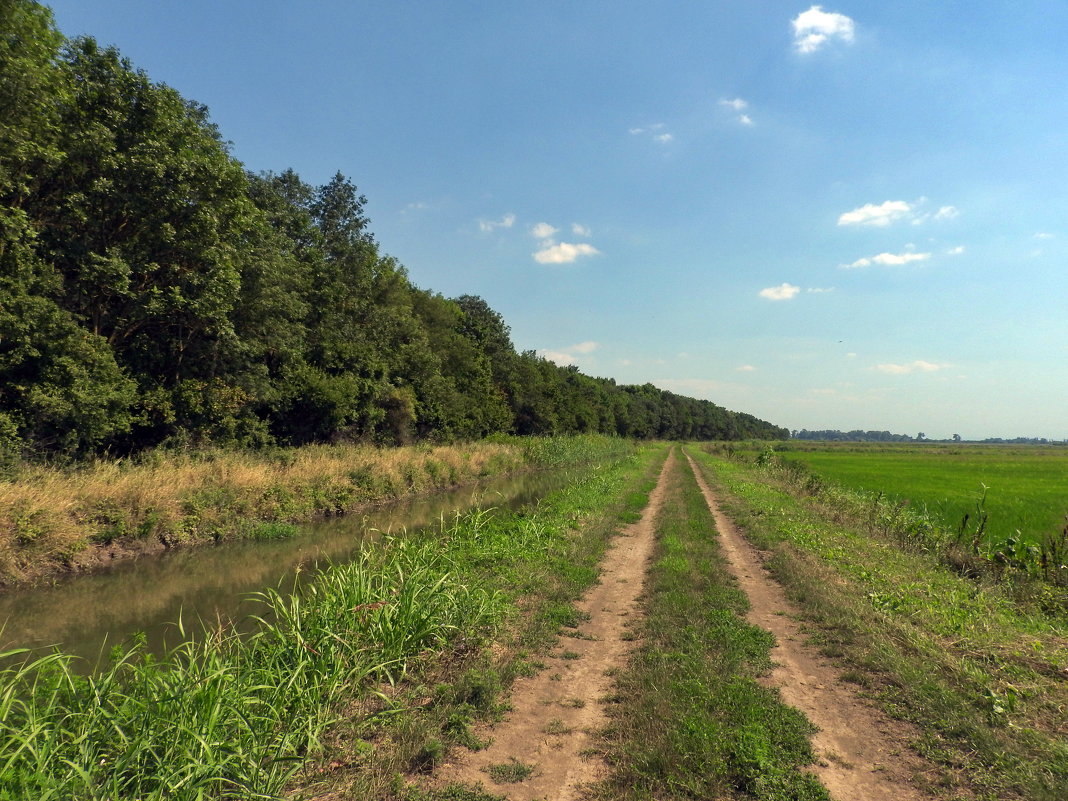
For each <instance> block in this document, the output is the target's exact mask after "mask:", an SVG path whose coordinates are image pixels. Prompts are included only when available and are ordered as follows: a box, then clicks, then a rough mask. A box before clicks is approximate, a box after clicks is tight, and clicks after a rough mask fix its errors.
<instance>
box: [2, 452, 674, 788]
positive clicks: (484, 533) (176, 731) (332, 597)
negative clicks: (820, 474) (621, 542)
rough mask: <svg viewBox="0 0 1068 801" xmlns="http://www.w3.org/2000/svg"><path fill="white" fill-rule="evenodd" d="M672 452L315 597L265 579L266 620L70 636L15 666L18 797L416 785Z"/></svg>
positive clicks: (580, 482)
mask: <svg viewBox="0 0 1068 801" xmlns="http://www.w3.org/2000/svg"><path fill="white" fill-rule="evenodd" d="M660 452H661V453H662V449H661V451H660ZM656 457H657V452H656V449H649V448H647V449H645V450H644V451H643V452H642V453H640V454H635V453H634V452H633V451H632V452H631V455H630V456H628V457H626V458H614V459H611V460H608V461H606V462H603V463H601V464H599V465H593V466H591V467H589V468H585V469H582V470H577V471H576V472H575V476H574V481H573V482H572V483H571V484H570V485H569V486H568V487H567V488H566V489H565V490H562V491H560V492H557V493H554V494H553V495H552V496H550V497H549V498H547V499H545V500H544V501H543V502H542V503H541V504H539V505H538V506H537V507H536V508H533V509H531V510H527V511H526V512H522V513H512V514H506V513H500V514H488V513H486V512H473V513H470V514H465V515H460V516H458V517H457V518H455V519H454V520H450V521H444V522H443V524H442V526H441V528H440V530H438V531H434V532H427V533H423V534H421V535H411V536H408V537H405V538H394V539H391V540H388V541H386V542H385V543H384V544H383V545H379V546H375V547H374V548H373V549H369V550H368V551H366V552H365V553H364V555H363V556H362V557H361V558H360V559H358V560H356V561H355V562H353V563H352V564H348V565H339V566H335V567H333V568H330V569H328V570H326V571H325V572H324V573H323V575H322V576H321V577H320V578H319V579H318V580H317V581H316V582H314V583H312V584H311V585H309V587H308V588H307V589H306V590H304V591H303V592H302V593H300V594H298V595H296V596H292V597H283V596H282V595H280V594H279V593H274V592H267V593H264V595H263V601H264V612H263V619H264V624H263V626H262V628H261V629H260V630H259V631H258V633H256V634H255V635H252V636H251V637H244V638H242V637H238V636H236V635H232V634H227V633H219V634H217V635H215V636H213V637H211V638H209V639H208V640H206V641H202V642H200V643H196V644H192V643H191V644H186V645H182V646H180V647H179V648H178V649H176V650H175V651H174V652H172V653H171V654H169V655H168V656H166V657H165V658H163V659H161V660H157V659H154V658H152V657H151V656H149V655H148V654H146V653H145V652H144V651H143V650H142V649H140V648H138V647H134V648H132V649H130V650H128V651H125V652H122V653H117V654H115V656H114V659H113V664H112V665H111V666H110V668H109V669H107V670H105V671H103V672H102V673H100V674H97V675H93V676H80V675H77V673H76V672H75V671H74V670H72V669H71V664H70V663H71V658H70V657H65V656H63V655H61V654H52V655H46V656H44V657H41V658H38V659H36V660H34V661H30V662H26V663H24V664H22V665H20V666H17V667H11V668H9V669H7V670H4V671H0V799H4V801H14V799H25V798H34V799H42V800H43V799H79V801H104V800H105V799H107V801H119V800H120V799H141V800H145V801H147V800H148V799H175V800H176V801H184V800H185V799H189V800H190V801H192V799H197V800H198V801H200V800H201V799H214V798H218V799H231V798H232V799H238V798H240V799H252V798H257V799H270V798H282V797H285V796H286V795H287V794H290V793H297V794H301V793H304V794H321V793H322V792H328V791H334V790H342V791H345V792H349V793H351V794H352V795H354V796H355V797H360V798H395V797H399V796H400V795H403V794H404V793H406V792H408V791H407V790H405V789H404V788H403V787H402V786H401V785H399V784H398V783H397V781H396V779H395V777H396V775H397V774H398V773H399V772H403V771H417V770H420V769H427V768H430V767H432V766H433V765H434V764H435V763H436V762H437V761H438V760H440V758H441V757H442V755H443V754H444V753H445V752H446V750H447V748H449V747H450V746H451V745H453V744H465V745H467V746H469V747H477V746H478V745H479V744H478V743H477V741H475V739H474V737H473V735H472V733H471V729H470V723H471V722H472V721H473V720H475V719H477V718H479V717H485V716H487V715H493V714H495V713H496V712H498V711H499V710H500V701H499V694H500V691H501V689H502V688H503V687H506V686H507V685H508V683H509V682H510V681H511V680H512V679H513V678H514V677H515V676H516V675H519V674H521V673H524V672H529V671H530V670H532V665H531V659H530V649H532V648H538V647H544V646H545V644H546V643H547V642H548V641H549V640H550V639H551V638H552V637H553V636H554V635H555V633H556V631H557V630H558V629H559V627H560V626H561V625H563V624H565V623H566V622H567V621H568V620H570V619H572V618H573V616H574V614H575V612H574V608H573V606H571V602H572V601H573V600H574V599H575V598H577V597H578V596H579V595H581V593H582V591H583V590H584V589H585V588H586V587H587V586H589V584H591V583H592V582H593V581H594V580H595V579H596V575H597V570H596V565H597V562H598V561H599V559H600V557H601V555H602V553H603V551H604V547H605V544H606V543H607V541H608V540H609V539H610V538H611V535H612V531H613V529H614V528H615V527H616V526H617V524H618V520H619V519H620V518H621V517H622V516H625V515H628V514H630V513H632V509H631V506H632V503H630V502H628V501H627V500H625V499H626V498H627V497H628V493H629V492H630V491H631V490H633V488H634V487H635V486H636V483H637V482H647V481H648V478H647V474H648V473H649V471H651V470H652V469H654V467H655V464H654V462H655V460H656ZM501 637H507V638H508V640H509V641H511V642H512V643H513V648H511V649H508V651H507V654H505V655H503V656H502V655H500V654H498V653H497V652H496V651H495V650H491V649H490V645H491V643H493V642H494V640H496V639H500V638H501ZM446 797H447V796H446ZM456 797H461V796H456Z"/></svg>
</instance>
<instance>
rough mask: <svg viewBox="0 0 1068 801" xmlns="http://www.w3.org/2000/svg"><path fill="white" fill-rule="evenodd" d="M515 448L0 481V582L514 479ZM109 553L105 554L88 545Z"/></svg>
mask: <svg viewBox="0 0 1068 801" xmlns="http://www.w3.org/2000/svg"><path fill="white" fill-rule="evenodd" d="M524 463H525V456H524V451H523V449H522V448H521V447H519V446H518V445H515V444H512V443H488V442H487V443H476V444H464V445H450V446H437V447H428V446H414V447H407V448H395V449H378V448H374V447H371V446H365V445H317V446H309V447H305V448H301V449H298V450H292V451H277V452H271V453H234V452H222V451H218V452H215V451H211V452H202V453H188V454H186V453H157V454H152V455H150V457H148V458H145V459H142V460H140V461H138V462H133V461H122V460H120V461H112V462H98V463H94V464H91V465H88V466H84V467H81V468H79V469H76V470H61V469H54V468H46V467H26V468H25V469H24V470H22V471H21V472H20V473H19V475H18V477H17V479H15V480H12V481H4V482H0V584H8V585H10V584H17V583H23V582H27V581H32V580H34V579H39V578H41V577H44V576H48V575H53V574H55V573H58V572H64V571H68V570H72V569H73V570H76V569H81V568H85V567H90V566H92V565H94V564H96V563H98V562H99V561H101V560H102V559H110V558H112V557H113V556H114V555H121V554H123V553H127V552H136V551H143V550H153V549H159V548H163V547H170V546H173V545H178V544H184V543H193V542H197V541H211V540H220V539H231V538H236V537H263V536H278V535H279V534H280V533H284V531H285V524H289V523H293V522H296V521H300V520H306V519H309V518H311V517H314V516H318V515H324V514H326V515H329V514H342V513H344V512H347V511H351V510H352V509H354V508H356V507H358V506H361V505H365V504H369V503H375V502H378V501H384V500H389V499H392V498H397V497H400V496H404V495H411V494H417V493H420V492H428V491H432V490H437V489H443V488H446V487H451V486H456V485H458V484H462V483H465V482H468V481H471V480H474V479H477V478H480V477H483V476H488V475H494V474H498V473H504V472H508V471H510V470H515V469H518V468H519V467H521V466H523V465H524ZM93 546H106V547H93Z"/></svg>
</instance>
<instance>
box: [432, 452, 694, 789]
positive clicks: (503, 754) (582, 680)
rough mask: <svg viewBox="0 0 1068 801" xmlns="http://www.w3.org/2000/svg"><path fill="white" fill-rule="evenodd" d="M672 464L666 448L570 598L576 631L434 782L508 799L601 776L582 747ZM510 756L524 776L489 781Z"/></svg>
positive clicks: (631, 607)
mask: <svg viewBox="0 0 1068 801" xmlns="http://www.w3.org/2000/svg"><path fill="white" fill-rule="evenodd" d="M674 469H677V458H676V456H675V451H674V449H672V451H671V453H670V454H669V455H668V458H667V459H666V460H665V462H664V466H663V467H662V468H661V471H660V476H659V478H658V479H657V484H656V488H655V489H654V490H653V491H652V493H650V495H649V503H648V505H647V506H646V507H645V509H644V510H643V512H642V516H641V519H640V520H639V521H638V522H636V523H633V524H631V525H629V526H627V527H625V528H624V529H623V530H622V531H621V532H620V533H619V535H618V536H616V537H615V538H614V539H613V541H612V543H611V545H610V546H609V551H608V553H607V555H606V556H605V558H604V560H603V562H602V563H601V576H600V582H599V583H598V584H597V585H596V586H594V587H593V588H592V589H591V590H590V591H589V592H588V593H587V595H586V597H585V598H584V599H583V600H582V601H580V602H579V603H577V604H576V606H577V607H578V608H579V610H580V611H581V612H583V613H585V615H588V618H589V619H588V620H587V622H585V623H584V624H582V625H581V626H580V627H579V629H578V631H577V634H578V635H579V637H577V638H570V637H561V638H560V642H559V643H558V644H557V648H556V650H555V651H554V652H553V653H552V654H550V655H549V656H548V657H547V658H546V659H545V662H546V663H547V667H546V668H545V669H543V670H542V671H540V672H539V673H538V675H536V676H533V677H531V678H527V679H519V680H517V681H516V682H515V684H514V685H513V688H512V694H511V704H512V710H511V712H509V713H508V716H507V718H506V719H505V720H504V722H502V723H500V724H498V725H496V726H494V727H493V728H492V729H489V730H485V731H480V732H479V735H480V736H483V737H490V738H492V742H491V744H490V745H489V747H488V748H486V749H484V750H482V751H478V752H461V753H458V754H456V755H454V757H453V761H451V762H447V763H445V764H443V765H442V766H441V768H439V769H438V770H437V771H436V772H435V784H442V785H444V784H449V783H451V782H464V783H468V784H479V783H482V784H484V785H487V786H488V787H489V789H490V791H491V792H492V793H494V794H503V795H505V796H506V797H507V798H508V799H510V801H534V799H547V800H548V801H576V800H577V799H579V798H581V797H582V791H583V788H584V787H586V786H588V785H590V784H592V783H593V782H596V781H598V780H599V779H601V778H602V777H603V776H604V774H605V771H606V768H605V766H604V765H603V763H601V762H600V761H599V760H596V759H593V758H589V757H588V756H587V753H586V752H587V750H588V749H590V748H591V747H593V746H594V745H595V744H596V740H595V737H596V734H597V731H598V730H599V729H600V728H602V727H603V726H604V725H605V724H606V723H607V717H606V715H605V713H604V707H603V703H602V701H601V699H602V697H603V696H604V695H606V694H607V693H608V692H610V691H611V689H612V678H611V676H610V675H607V673H610V672H612V671H614V669H616V668H620V667H622V666H623V665H624V663H625V661H626V658H627V654H628V653H629V652H630V650H631V646H632V644H631V643H630V642H628V641H627V640H626V639H624V636H625V635H626V633H627V628H628V623H629V621H631V620H633V619H634V618H635V616H636V615H637V614H638V613H639V610H640V607H639V604H638V598H639V596H640V595H641V593H642V590H643V588H644V585H645V574H646V571H647V568H648V563H649V558H650V556H651V554H652V551H653V544H654V535H655V530H656V527H655V521H656V517H657V515H658V514H659V511H660V507H661V505H662V504H663V501H664V495H665V492H666V485H667V476H668V475H670V471H672V470H674ZM585 615H584V616H585ZM510 760H516V761H518V762H520V763H522V764H524V765H528V766H531V767H532V768H533V772H532V773H531V775H530V776H529V778H526V779H524V780H522V781H520V782H516V783H514V784H495V783H493V782H492V781H491V780H490V779H489V776H488V771H489V769H490V768H491V766H494V765H503V764H509V763H510Z"/></svg>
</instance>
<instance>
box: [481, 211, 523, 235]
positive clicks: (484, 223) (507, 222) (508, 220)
mask: <svg viewBox="0 0 1068 801" xmlns="http://www.w3.org/2000/svg"><path fill="white" fill-rule="evenodd" d="M515 220H516V217H515V215H514V214H505V215H504V216H503V217H501V219H499V220H479V221H478V229H479V230H480V231H482V232H483V233H485V234H488V233H490V232H491V231H495V230H496V229H498V228H511V227H512V226H513V225H515Z"/></svg>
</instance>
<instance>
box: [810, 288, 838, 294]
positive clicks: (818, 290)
mask: <svg viewBox="0 0 1068 801" xmlns="http://www.w3.org/2000/svg"><path fill="white" fill-rule="evenodd" d="M805 291H806V292H808V293H809V294H810V295H825V294H827V293H828V292H834V287H833V286H812V287H809V288H808V289H806V290H805Z"/></svg>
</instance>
